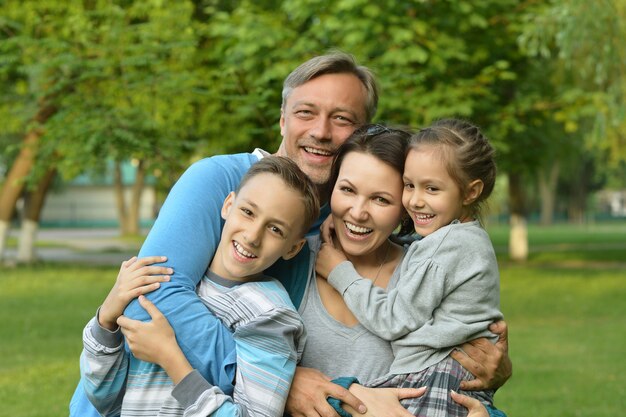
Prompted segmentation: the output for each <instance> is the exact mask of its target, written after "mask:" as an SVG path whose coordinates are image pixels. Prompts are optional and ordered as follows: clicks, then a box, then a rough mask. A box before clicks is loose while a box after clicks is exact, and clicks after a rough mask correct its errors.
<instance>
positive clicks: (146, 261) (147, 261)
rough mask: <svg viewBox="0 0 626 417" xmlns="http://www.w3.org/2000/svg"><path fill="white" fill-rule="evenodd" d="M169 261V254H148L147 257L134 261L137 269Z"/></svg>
mask: <svg viewBox="0 0 626 417" xmlns="http://www.w3.org/2000/svg"><path fill="white" fill-rule="evenodd" d="M165 261H167V256H146V257H145V258H139V259H137V261H136V262H135V263H134V265H135V269H139V268H141V267H144V266H148V265H153V264H159V263H162V262H165Z"/></svg>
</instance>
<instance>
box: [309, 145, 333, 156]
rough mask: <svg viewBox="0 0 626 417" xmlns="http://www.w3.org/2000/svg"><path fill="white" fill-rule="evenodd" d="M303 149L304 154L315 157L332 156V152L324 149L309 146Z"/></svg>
mask: <svg viewBox="0 0 626 417" xmlns="http://www.w3.org/2000/svg"><path fill="white" fill-rule="evenodd" d="M303 149H304V151H305V152H306V153H310V154H313V155H317V156H333V152H331V151H327V150H324V149H317V148H311V147H309V146H304V147H303Z"/></svg>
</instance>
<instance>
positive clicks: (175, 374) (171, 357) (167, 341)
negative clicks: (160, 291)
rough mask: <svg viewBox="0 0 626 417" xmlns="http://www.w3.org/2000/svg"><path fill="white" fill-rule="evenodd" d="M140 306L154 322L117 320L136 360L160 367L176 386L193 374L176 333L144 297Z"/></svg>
mask: <svg viewBox="0 0 626 417" xmlns="http://www.w3.org/2000/svg"><path fill="white" fill-rule="evenodd" d="M139 304H140V305H141V306H142V307H143V308H144V309H145V310H146V311H147V312H148V314H149V315H150V317H151V318H152V321H150V322H147V323H144V322H142V321H139V320H132V319H129V318H128V317H126V316H121V317H120V318H118V319H117V324H119V326H120V328H121V329H122V333H123V334H124V337H125V338H126V341H127V342H128V347H130V350H131V352H133V355H135V357H136V358H137V359H141V360H142V361H146V362H151V363H156V364H157V365H159V366H161V367H162V368H163V369H165V371H166V372H167V374H168V375H169V376H170V378H171V379H172V380H173V381H174V383H175V384H177V383H178V382H180V381H181V380H182V379H183V378H184V377H185V376H186V375H187V374H189V372H191V371H192V370H193V368H192V367H191V365H190V364H189V362H188V361H187V358H186V357H185V355H184V354H183V351H182V350H181V349H180V347H179V346H178V342H177V341H176V335H175V333H174V329H172V326H171V325H170V323H169V322H168V321H167V318H165V316H164V315H163V314H162V313H161V312H160V311H159V309H158V308H157V307H156V306H155V305H154V304H153V303H151V302H150V301H149V300H148V299H147V298H146V297H144V296H143V295H142V296H140V297H139Z"/></svg>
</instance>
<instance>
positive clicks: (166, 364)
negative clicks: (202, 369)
mask: <svg viewBox="0 0 626 417" xmlns="http://www.w3.org/2000/svg"><path fill="white" fill-rule="evenodd" d="M158 365H159V366H161V367H162V368H163V369H164V370H165V372H167V375H168V376H169V377H170V379H171V380H172V382H174V384H175V385H176V384H178V383H179V382H180V381H182V380H183V379H184V378H185V377H186V376H187V375H189V374H190V373H191V372H193V367H192V366H191V364H190V363H189V361H188V360H187V358H186V357H185V354H184V353H183V351H182V350H180V348H179V347H178V345H176V349H173V350H172V351H171V353H168V351H167V350H164V355H163V359H162V360H160V361H159V363H158Z"/></svg>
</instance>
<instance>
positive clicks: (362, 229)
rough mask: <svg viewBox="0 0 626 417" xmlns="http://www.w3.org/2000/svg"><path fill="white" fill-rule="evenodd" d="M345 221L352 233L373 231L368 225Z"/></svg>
mask: <svg viewBox="0 0 626 417" xmlns="http://www.w3.org/2000/svg"><path fill="white" fill-rule="evenodd" d="M344 223H345V225H346V227H347V228H348V230H350V231H351V232H352V233H358V234H366V233H370V232H371V231H372V229H369V228H367V227H361V226H357V225H356V224H352V223H348V222H344Z"/></svg>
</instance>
